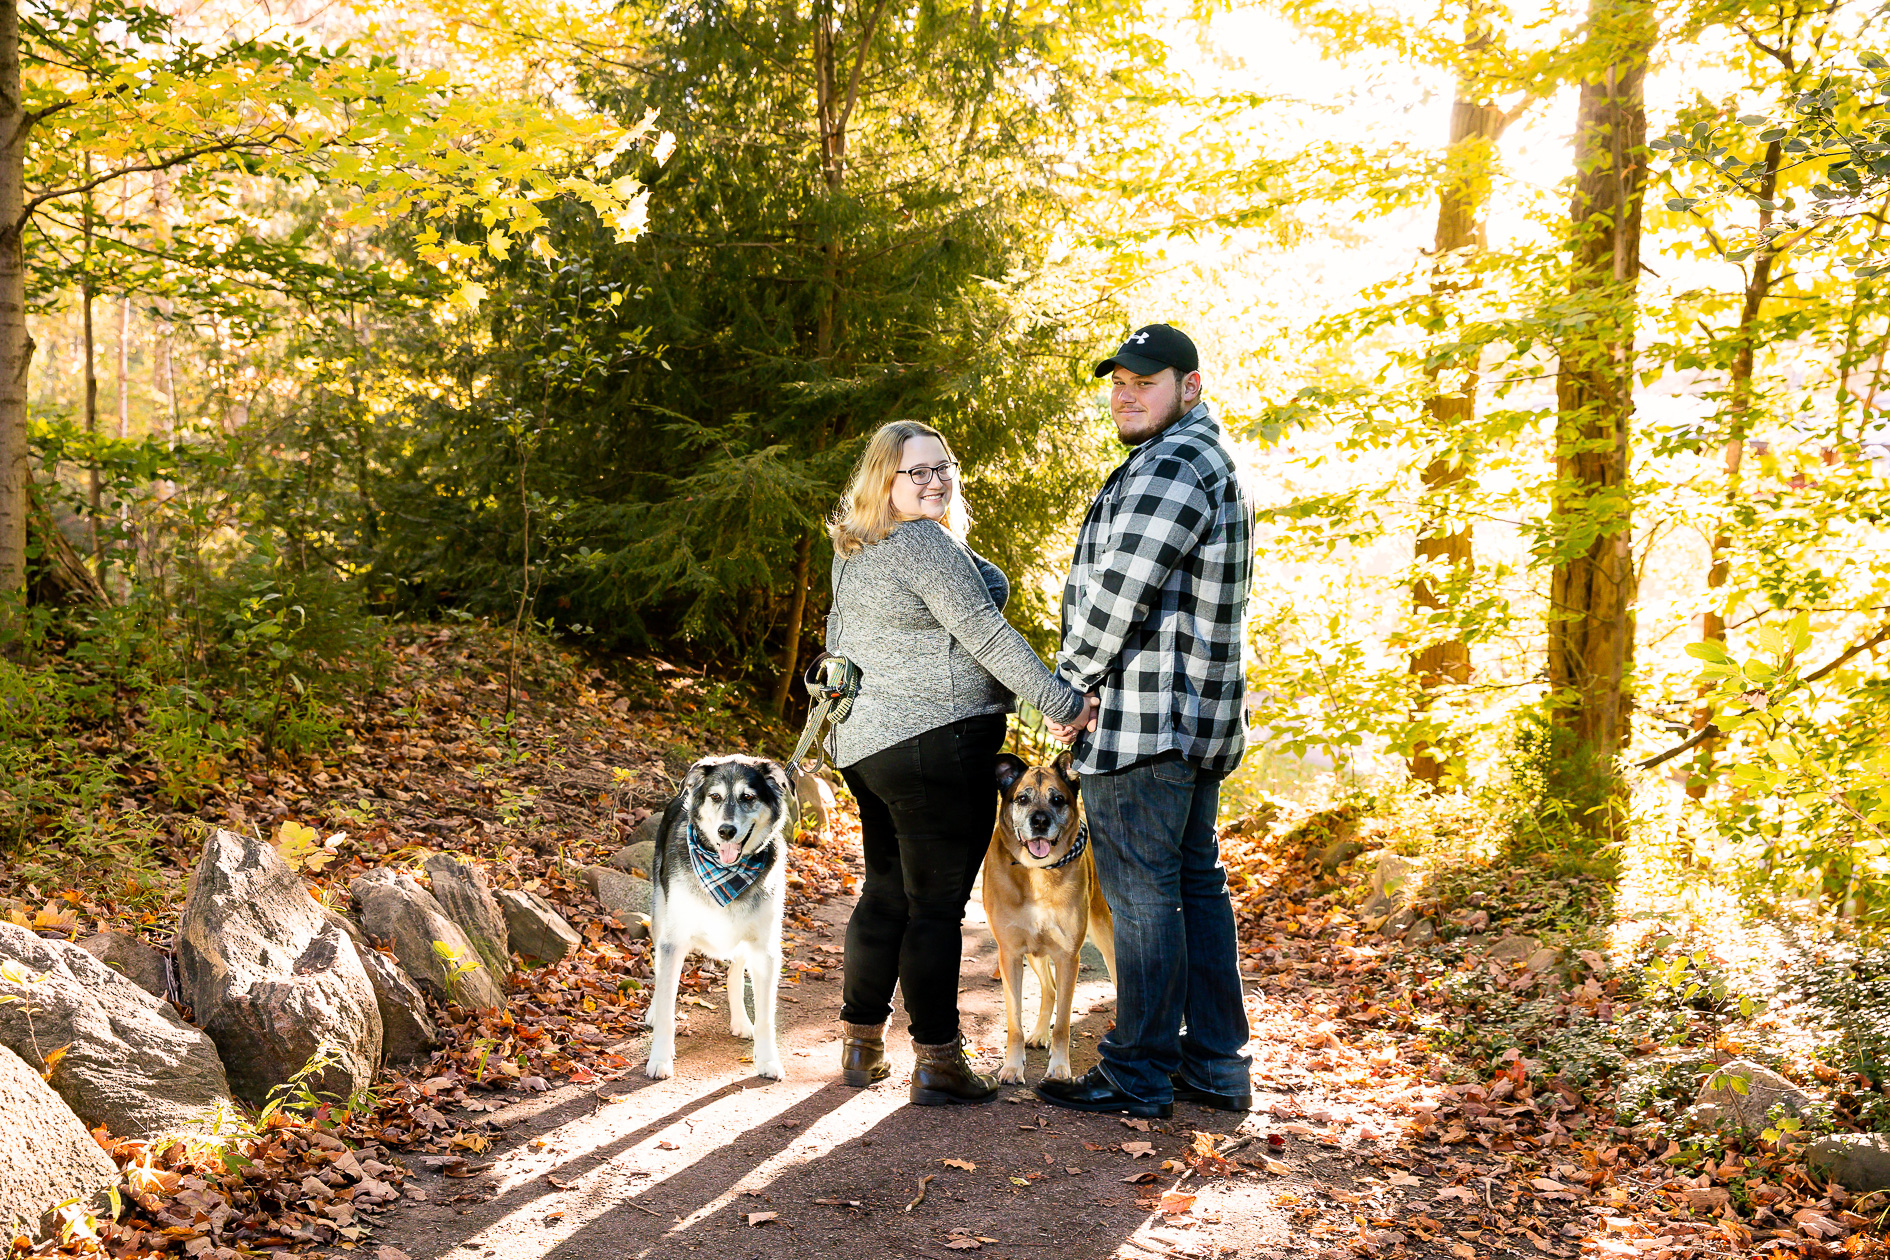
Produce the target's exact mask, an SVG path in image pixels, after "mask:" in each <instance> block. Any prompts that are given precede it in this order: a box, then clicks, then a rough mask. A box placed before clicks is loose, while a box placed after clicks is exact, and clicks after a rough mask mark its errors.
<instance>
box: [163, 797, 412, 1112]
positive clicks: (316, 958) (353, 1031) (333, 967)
mask: <svg viewBox="0 0 1890 1260" xmlns="http://www.w3.org/2000/svg"><path fill="white" fill-rule="evenodd" d="M176 960H177V984H178V991H179V993H180V995H181V996H182V998H183V1000H184V1002H185V1003H187V1004H188V1005H189V1006H190V1008H191V1010H192V1011H193V1012H194V1013H195V1014H196V1017H197V1022H198V1023H199V1024H200V1025H202V1027H203V1029H204V1031H205V1032H207V1033H209V1034H210V1037H211V1039H212V1040H213V1041H215V1042H216V1043H217V1049H218V1050H219V1051H220V1052H221V1053H222V1056H223V1066H224V1069H225V1070H226V1071H227V1072H228V1073H229V1078H230V1085H231V1087H232V1088H234V1089H235V1091H236V1093H237V1096H238V1097H240V1098H242V1099H244V1100H245V1101H246V1102H249V1103H252V1104H256V1105H261V1104H262V1103H263V1102H265V1101H267V1099H268V1097H269V1093H270V1091H271V1090H273V1089H275V1088H276V1087H277V1086H278V1085H281V1084H283V1083H285V1082H286V1081H288V1079H289V1078H290V1077H292V1076H294V1075H295V1074H296V1073H298V1072H300V1071H302V1070H303V1069H304V1068H305V1067H307V1066H308V1064H309V1061H310V1060H311V1059H312V1058H314V1057H315V1055H316V1054H317V1052H318V1051H319V1052H323V1053H325V1054H326V1055H327V1056H328V1058H329V1063H328V1065H327V1066H326V1067H324V1068H323V1069H322V1070H321V1071H320V1072H318V1073H316V1074H315V1075H314V1076H313V1077H311V1078H310V1079H309V1081H308V1084H309V1085H310V1086H311V1087H312V1088H314V1089H315V1090H316V1091H318V1092H320V1093H324V1094H330V1095H334V1096H339V1097H344V1098H345V1097H348V1096H349V1095H351V1094H353V1093H355V1092H356V1091H358V1090H362V1089H366V1088H367V1087H368V1085H369V1084H370V1083H372V1081H373V1079H374V1069H375V1065H376V1064H378V1063H379V1062H380V1059H381V1012H380V1006H379V1004H378V1003H377V1002H376V1001H375V999H374V986H373V985H372V984H371V983H369V981H368V976H367V970H366V968H365V967H364V966H363V965H362V962H361V957H360V955H359V953H357V952H356V950H355V945H354V940H353V939H352V937H351V936H350V935H349V934H348V932H346V931H345V930H344V929H343V928H342V926H341V925H340V924H339V923H337V922H335V921H334V920H333V919H332V918H331V917H330V915H329V913H328V912H327V911H325V910H324V909H323V908H322V906H321V904H320V903H319V902H317V901H316V900H315V899H314V898H313V897H311V896H309V889H308V885H307V884H306V883H304V882H303V881H302V877H301V876H300V875H297V874H296V873H295V872H294V871H293V870H291V869H290V867H289V864H288V863H286V862H284V861H283V860H282V858H281V857H280V856H279V855H278V854H277V853H276V850H275V847H274V846H273V845H271V844H270V843H269V842H268V841H266V840H263V839H262V838H260V837H256V836H241V835H237V834H236V833H234V832H229V831H223V830H218V831H216V832H215V833H214V834H212V836H211V837H210V840H209V843H207V844H206V845H205V846H204V852H203V857H202V859H201V860H199V861H198V863H197V869H196V870H195V871H194V872H192V873H191V877H190V891H189V893H188V894H187V895H186V897H185V899H184V913H183V917H182V918H181V919H180V920H179V921H178V925H177V949H176Z"/></svg>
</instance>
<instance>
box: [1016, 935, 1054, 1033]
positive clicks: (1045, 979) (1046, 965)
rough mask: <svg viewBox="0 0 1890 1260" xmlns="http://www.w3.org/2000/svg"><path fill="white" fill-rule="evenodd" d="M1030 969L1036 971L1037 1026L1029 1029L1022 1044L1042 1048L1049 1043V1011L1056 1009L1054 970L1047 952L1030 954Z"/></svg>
mask: <svg viewBox="0 0 1890 1260" xmlns="http://www.w3.org/2000/svg"><path fill="white" fill-rule="evenodd" d="M1030 969H1031V970H1032V971H1034V972H1036V973H1037V1026H1036V1027H1035V1028H1033V1029H1031V1030H1030V1036H1029V1037H1027V1038H1025V1039H1024V1044H1025V1045H1027V1046H1030V1047H1032V1048H1033V1049H1042V1048H1043V1047H1045V1046H1048V1045H1049V1044H1050V1012H1051V1011H1053V1010H1054V1009H1056V999H1055V996H1054V995H1055V993H1056V991H1057V982H1056V971H1055V967H1054V966H1053V965H1052V963H1051V960H1050V956H1049V955H1048V954H1032V955H1031V956H1030Z"/></svg>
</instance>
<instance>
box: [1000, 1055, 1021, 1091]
mask: <svg viewBox="0 0 1890 1260" xmlns="http://www.w3.org/2000/svg"><path fill="white" fill-rule="evenodd" d="M998 1080H1000V1081H1002V1082H1003V1083H1004V1084H1006V1085H1022V1084H1023V1083H1024V1064H1023V1061H1022V1060H1019V1061H1018V1062H1016V1063H1012V1062H1011V1061H1010V1060H1008V1059H1006V1060H1005V1061H1004V1066H1003V1067H1001V1068H999V1069H998Z"/></svg>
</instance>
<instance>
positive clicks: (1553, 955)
mask: <svg viewBox="0 0 1890 1260" xmlns="http://www.w3.org/2000/svg"><path fill="white" fill-rule="evenodd" d="M1561 957H1562V951H1561V950H1559V949H1555V948H1553V947H1551V946H1548V945H1544V946H1543V947H1542V948H1541V949H1539V950H1537V951H1536V952H1535V953H1533V954H1531V955H1529V957H1528V959H1527V960H1526V961H1525V962H1524V963H1523V966H1524V967H1525V968H1526V969H1528V970H1530V971H1538V972H1540V971H1547V970H1548V969H1549V968H1551V967H1553V966H1555V964H1556V963H1557V962H1558V961H1560V960H1561Z"/></svg>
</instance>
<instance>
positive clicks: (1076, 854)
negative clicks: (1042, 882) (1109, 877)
mask: <svg viewBox="0 0 1890 1260" xmlns="http://www.w3.org/2000/svg"><path fill="white" fill-rule="evenodd" d="M1088 847H1089V819H1087V818H1085V819H1084V820H1083V821H1082V822H1080V823H1077V824H1076V843H1075V844H1073V845H1071V846H1070V851H1069V852H1068V853H1065V854H1064V855H1063V856H1062V857H1060V858H1058V859H1057V860H1056V861H1054V862H1052V863H1050V865H1048V866H1035V867H1032V868H1031V869H1032V870H1038V871H1054V870H1058V869H1060V868H1062V867H1065V866H1068V865H1069V864H1070V863H1072V862H1074V861H1076V859H1077V858H1080V857H1082V856H1083V850H1084V849H1086V848H1088ZM1011 865H1012V866H1022V865H1024V863H1022V862H1020V861H1018V860H1017V859H1016V858H1012V859H1011Z"/></svg>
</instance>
